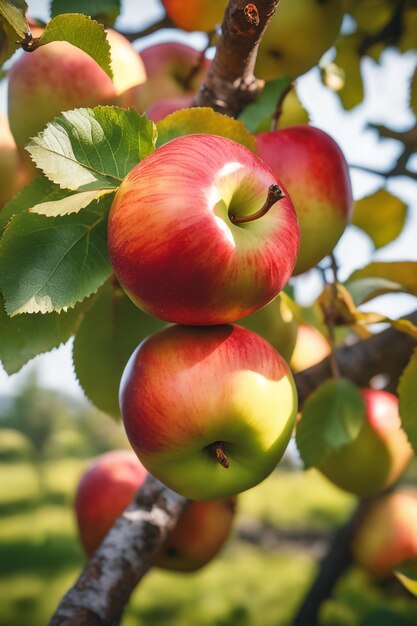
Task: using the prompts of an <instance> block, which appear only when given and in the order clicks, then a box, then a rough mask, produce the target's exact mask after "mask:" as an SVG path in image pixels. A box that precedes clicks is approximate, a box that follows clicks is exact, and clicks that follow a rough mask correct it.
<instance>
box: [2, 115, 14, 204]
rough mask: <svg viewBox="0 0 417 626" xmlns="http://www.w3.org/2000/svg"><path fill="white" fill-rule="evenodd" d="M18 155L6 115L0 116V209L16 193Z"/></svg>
mask: <svg viewBox="0 0 417 626" xmlns="http://www.w3.org/2000/svg"><path fill="white" fill-rule="evenodd" d="M18 183H19V154H18V152H17V147H16V143H15V140H14V139H13V135H12V133H11V132H10V128H9V122H8V119H7V117H6V115H0V208H1V207H2V205H3V204H5V203H6V202H7V201H8V200H10V198H11V197H12V196H13V195H14V193H15V192H16V191H17V187H18Z"/></svg>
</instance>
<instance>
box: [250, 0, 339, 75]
mask: <svg viewBox="0 0 417 626" xmlns="http://www.w3.org/2000/svg"><path fill="white" fill-rule="evenodd" d="M343 12H344V0H280V2H279V4H278V6H277V8H276V12H275V15H274V17H273V18H272V20H271V22H270V24H269V25H268V27H267V29H266V31H265V34H264V36H263V38H262V41H261V44H260V46H259V51H258V56H257V60H256V66H255V75H256V76H258V77H259V78H263V79H264V80H272V79H274V78H277V77H279V76H291V77H293V78H295V77H297V76H300V75H301V74H304V73H305V72H307V71H308V70H309V69H311V68H312V67H314V66H315V65H317V63H318V62H319V60H320V59H321V57H322V56H323V54H324V53H325V52H326V50H328V49H329V48H330V47H331V45H332V44H333V42H334V41H335V39H336V37H337V35H338V33H339V30H340V26H341V23H342V18H343Z"/></svg>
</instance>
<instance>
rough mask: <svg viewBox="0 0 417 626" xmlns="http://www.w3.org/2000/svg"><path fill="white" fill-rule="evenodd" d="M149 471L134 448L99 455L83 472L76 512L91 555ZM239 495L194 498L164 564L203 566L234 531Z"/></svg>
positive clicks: (165, 550)
mask: <svg viewBox="0 0 417 626" xmlns="http://www.w3.org/2000/svg"><path fill="white" fill-rule="evenodd" d="M146 475H147V471H146V469H145V468H144V467H143V465H142V464H141V463H140V462H139V461H138V459H137V457H136V455H135V454H134V453H133V452H130V451H127V450H116V451H113V452H107V453H105V454H102V455H101V456H99V457H97V458H96V459H95V460H94V462H93V463H92V464H91V465H90V467H89V468H88V469H87V471H86V472H85V473H84V474H83V476H82V477H81V480H80V482H79V484H78V488H77V493H76V498H75V512H76V517H77V523H78V530H79V535H80V539H81V543H82V544H83V547H84V549H85V551H86V553H87V554H88V555H89V556H91V555H92V554H93V553H94V552H95V550H96V549H97V548H98V547H99V545H100V544H101V542H102V541H103V539H104V537H105V536H106V535H107V533H108V532H109V530H110V529H111V528H112V526H113V525H114V523H115V521H116V519H117V517H119V515H121V513H122V512H123V511H124V509H125V508H126V507H127V506H128V505H129V504H130V502H131V501H132V499H133V497H134V495H135V493H136V491H137V490H138V489H139V488H140V487H141V486H142V484H143V482H144V480H145V478H146ZM235 510H236V498H235V497H230V498H224V499H221V500H210V501H208V502H191V503H190V504H189V505H188V506H187V508H186V509H185V511H184V513H183V514H182V515H181V517H180V519H179V520H178V523H177V525H176V526H175V527H174V528H173V529H172V531H171V532H170V533H169V535H168V537H167V539H166V540H165V542H164V544H163V546H162V547H161V548H160V550H159V551H158V553H157V555H156V557H155V565H157V566H158V567H161V568H164V569H170V570H175V571H182V572H191V571H195V570H197V569H199V568H200V567H203V565H205V564H206V563H208V562H209V561H210V560H211V559H212V558H213V557H214V556H215V555H216V554H217V553H218V552H219V550H220V549H221V548H222V547H223V545H224V543H225V541H226V539H227V538H228V536H229V534H230V530H231V528H232V523H233V519H234V514H235Z"/></svg>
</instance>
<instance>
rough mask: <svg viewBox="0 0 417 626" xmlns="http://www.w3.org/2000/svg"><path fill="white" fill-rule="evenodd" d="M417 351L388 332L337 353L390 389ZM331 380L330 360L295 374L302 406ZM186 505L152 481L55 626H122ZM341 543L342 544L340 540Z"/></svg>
mask: <svg viewBox="0 0 417 626" xmlns="http://www.w3.org/2000/svg"><path fill="white" fill-rule="evenodd" d="M408 319H410V320H412V321H414V322H415V323H416V322H417V311H416V312H414V313H413V314H411V315H410V316H408ZM414 347H415V341H414V340H413V339H411V338H410V337H409V336H408V335H405V334H403V333H400V332H399V331H396V330H393V329H389V330H386V331H383V332H382V333H380V334H378V335H375V336H373V337H372V338H370V339H367V340H363V341H359V342H358V343H356V344H355V345H353V346H348V347H343V348H339V349H338V350H336V358H337V363H338V366H339V368H340V372H341V374H342V376H347V377H348V378H350V379H351V380H353V381H355V382H356V383H357V384H359V385H367V384H368V383H369V380H370V379H371V378H372V377H373V376H375V375H376V374H381V373H382V374H385V375H387V376H389V378H390V382H391V385H395V383H396V381H397V380H398V376H399V375H400V373H401V371H402V370H403V368H404V366H405V365H406V363H407V361H408V359H409V357H410V355H411V352H412V350H413V348H414ZM330 375H331V367H330V362H329V359H324V360H323V361H322V362H321V363H319V364H318V365H316V366H314V367H312V368H309V369H308V370H304V371H303V372H300V373H298V374H296V376H295V380H296V385H297V390H298V394H299V402H300V406H301V405H302V404H303V402H304V400H305V399H306V398H307V396H308V395H309V394H310V393H311V392H312V391H314V389H316V388H317V387H318V385H320V383H322V382H323V381H324V380H326V379H327V378H329V376H330ZM186 504H187V501H186V500H185V498H183V497H181V496H179V495H177V494H175V493H173V492H172V491H170V490H169V489H167V488H166V487H164V486H163V485H161V483H159V482H158V481H156V480H155V479H154V478H152V477H149V478H148V479H147V480H146V482H145V485H144V487H142V489H141V490H140V492H139V493H138V494H137V495H136V498H135V500H134V501H133V502H132V504H131V505H130V507H129V508H128V509H127V510H126V511H125V513H124V514H123V515H122V516H121V517H120V518H119V519H118V520H117V522H116V524H115V526H114V527H113V528H112V530H111V531H110V533H109V534H108V535H107V537H106V538H105V540H104V541H103V543H102V545H101V546H100V548H99V549H98V550H97V552H96V553H95V554H94V556H93V557H92V559H91V560H90V562H89V563H88V564H87V566H86V568H85V570H84V571H83V573H82V574H81V576H80V578H79V579H78V581H77V582H76V583H75V585H74V587H73V588H72V589H70V590H69V591H68V593H67V594H66V596H65V597H64V598H63V599H62V601H61V604H60V605H59V607H58V609H57V611H56V613H55V614H54V616H53V618H52V620H51V622H50V626H58V625H59V626H115V625H116V624H118V622H119V618H120V615H121V614H122V612H123V608H124V606H125V605H126V603H127V601H128V599H129V597H130V594H131V593H132V591H133V589H134V588H135V586H136V585H137V584H138V582H139V581H140V580H141V578H142V577H143V576H144V574H145V573H146V572H147V571H148V569H149V568H150V567H151V566H152V560H153V557H154V555H155V553H156V552H157V550H158V549H159V547H160V546H161V544H162V543H163V541H164V540H165V538H166V536H167V534H168V532H169V531H170V530H171V528H173V526H174V525H175V523H176V522H177V520H178V518H179V516H180V514H181V513H182V511H183V510H184V508H185V506H186ZM361 510H362V507H361ZM351 531H352V525H351V524H349V525H348V528H347V529H346V530H345V531H344V533H345V537H347V538H349V536H350V534H351ZM338 540H339V544H340V536H339V538H338ZM346 541H347V540H346ZM346 541H344V543H343V542H342V544H340V545H339V548H340V553H338V555H334V556H333V557H331V558H337V559H339V557H340V561H338V563H339V565H338V566H339V567H343V564H344V563H346V558H347V556H346V554H347V553H346V550H347V547H346V546H347V543H346ZM331 558H330V564H329V563H327V565H326V566H325V583H324V586H325V589H327V592H326V593H327V595H328V590H329V588H331V585H330V586H329V585H328V580H329V577H328V573H329V568H330V569H331V568H332V567H333V565H332V563H333V561H332V560H331ZM332 575H334V571H333V574H332ZM326 585H327V586H326ZM323 593H324V591H323V588H322V587H320V593H319V596H320V597H322V595H323ZM315 597H317V596H315ZM310 609H311V606H310ZM310 609H309V610H310ZM299 623H300V624H303V623H306V622H304V621H300V622H299ZM309 626H312V624H310V625H309Z"/></svg>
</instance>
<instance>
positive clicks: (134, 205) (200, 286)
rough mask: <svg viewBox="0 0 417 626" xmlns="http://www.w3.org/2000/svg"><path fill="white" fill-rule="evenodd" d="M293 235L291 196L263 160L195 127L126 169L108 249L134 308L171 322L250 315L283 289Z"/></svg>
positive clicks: (212, 321)
mask: <svg viewBox="0 0 417 626" xmlns="http://www.w3.org/2000/svg"><path fill="white" fill-rule="evenodd" d="M271 190H272V191H271ZM271 194H272V196H273V197H272V200H271ZM270 200H271V201H270ZM266 205H267V206H270V208H269V210H268V211H267V212H266V214H264V215H262V217H259V218H258V219H254V220H250V218H251V217H252V216H253V215H255V214H257V212H258V211H260V210H261V209H263V208H264V207H265V206H266ZM238 220H245V221H244V222H242V223H241V222H239V221H238ZM298 235H299V229H298V224H297V218H296V215H295V211H294V208H293V206H292V203H291V200H290V198H289V197H288V196H285V197H283V198H282V196H281V193H280V183H279V179H278V178H276V177H275V176H274V174H273V172H272V171H271V169H270V168H269V167H268V166H267V165H265V163H264V162H263V161H262V160H261V159H259V158H258V157H257V156H256V155H255V154H253V152H252V151H251V150H249V149H248V148H246V147H245V146H243V145H241V144H239V143H236V142H235V141H232V140H230V139H225V138H224V137H218V136H216V135H203V134H195V135H186V136H184V137H178V138H176V139H173V140H172V141H169V142H168V143H166V144H165V145H163V146H162V147H161V148H158V149H157V150H156V151H155V152H153V153H152V154H150V155H149V156H148V157H146V158H145V159H144V160H143V161H141V162H140V163H139V164H138V165H136V166H135V167H134V168H133V169H132V170H131V172H129V174H128V175H127V176H126V178H125V179H124V181H123V182H122V184H121V185H120V187H119V189H118V191H117V193H116V196H115V199H114V201H113V205H112V207H111V211H110V216H109V225H108V247H109V256H110V261H111V263H112V265H113V269H114V271H115V274H116V276H117V278H118V280H119V282H120V284H121V285H122V287H123V289H124V290H125V291H126V293H127V294H128V295H129V296H130V298H131V299H132V300H133V302H135V304H137V306H139V307H140V308H142V309H143V310H145V311H146V312H147V313H150V314H151V315H154V316H155V317H159V318H160V319H162V320H166V321H168V322H175V323H179V324H193V325H209V324H222V323H226V322H230V321H235V320H237V319H240V318H242V317H244V316H245V315H249V314H250V313H253V312H254V311H256V310H257V309H259V308H261V307H262V306H264V305H265V304H267V303H268V302H270V301H271V300H272V299H273V298H274V297H275V296H276V295H277V294H278V293H279V292H280V291H281V290H282V288H283V287H284V286H285V284H286V283H287V281H288V279H289V277H290V276H291V273H292V271H293V268H294V264H295V261H296V256H297V251H298Z"/></svg>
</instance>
